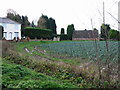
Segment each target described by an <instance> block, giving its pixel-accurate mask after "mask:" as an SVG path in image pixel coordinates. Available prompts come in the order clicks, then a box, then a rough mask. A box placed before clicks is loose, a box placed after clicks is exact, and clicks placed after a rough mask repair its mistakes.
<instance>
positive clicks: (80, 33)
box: [72, 29, 99, 40]
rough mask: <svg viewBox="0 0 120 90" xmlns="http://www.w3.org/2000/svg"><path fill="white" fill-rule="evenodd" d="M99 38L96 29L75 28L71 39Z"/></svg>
mask: <svg viewBox="0 0 120 90" xmlns="http://www.w3.org/2000/svg"><path fill="white" fill-rule="evenodd" d="M95 39H96V40H99V34H98V30H86V29H85V30H75V31H74V32H73V37H72V40H95Z"/></svg>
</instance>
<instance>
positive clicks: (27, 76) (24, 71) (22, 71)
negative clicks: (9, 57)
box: [2, 60, 77, 88]
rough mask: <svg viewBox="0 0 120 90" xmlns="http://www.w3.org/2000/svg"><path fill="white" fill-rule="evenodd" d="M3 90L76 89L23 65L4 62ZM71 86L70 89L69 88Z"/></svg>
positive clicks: (69, 84)
mask: <svg viewBox="0 0 120 90" xmlns="http://www.w3.org/2000/svg"><path fill="white" fill-rule="evenodd" d="M2 72H3V73H2V74H3V77H2V79H3V80H2V87H3V88H76V87H77V86H75V85H72V84H71V83H68V82H61V81H59V80H58V79H56V78H53V77H50V76H47V75H44V74H41V73H37V72H35V71H33V70H31V69H28V68H26V67H23V66H21V65H16V64H12V63H10V62H9V61H6V60H4V61H3V64H2ZM69 86H70V87H69Z"/></svg>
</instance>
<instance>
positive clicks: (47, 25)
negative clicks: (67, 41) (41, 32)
mask: <svg viewBox="0 0 120 90" xmlns="http://www.w3.org/2000/svg"><path fill="white" fill-rule="evenodd" d="M37 27H39V28H42V29H50V30H52V33H53V34H55V35H56V34H57V31H56V28H57V26H56V22H55V19H53V18H48V16H46V15H43V14H42V16H41V17H40V18H39V20H38V25H37Z"/></svg>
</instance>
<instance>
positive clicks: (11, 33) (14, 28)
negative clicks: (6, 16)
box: [0, 23, 21, 40]
mask: <svg viewBox="0 0 120 90" xmlns="http://www.w3.org/2000/svg"><path fill="white" fill-rule="evenodd" d="M0 25H2V26H3V27H4V32H7V35H6V36H7V37H6V39H7V40H13V38H14V37H16V34H15V32H18V37H19V38H20V39H21V24H6V23H0Z"/></svg>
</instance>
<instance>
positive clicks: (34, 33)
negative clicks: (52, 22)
mask: <svg viewBox="0 0 120 90" xmlns="http://www.w3.org/2000/svg"><path fill="white" fill-rule="evenodd" d="M23 35H24V36H28V37H30V39H35V38H37V39H41V38H43V39H52V36H53V35H52V30H50V29H40V28H36V27H26V28H25V29H24V31H23Z"/></svg>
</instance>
